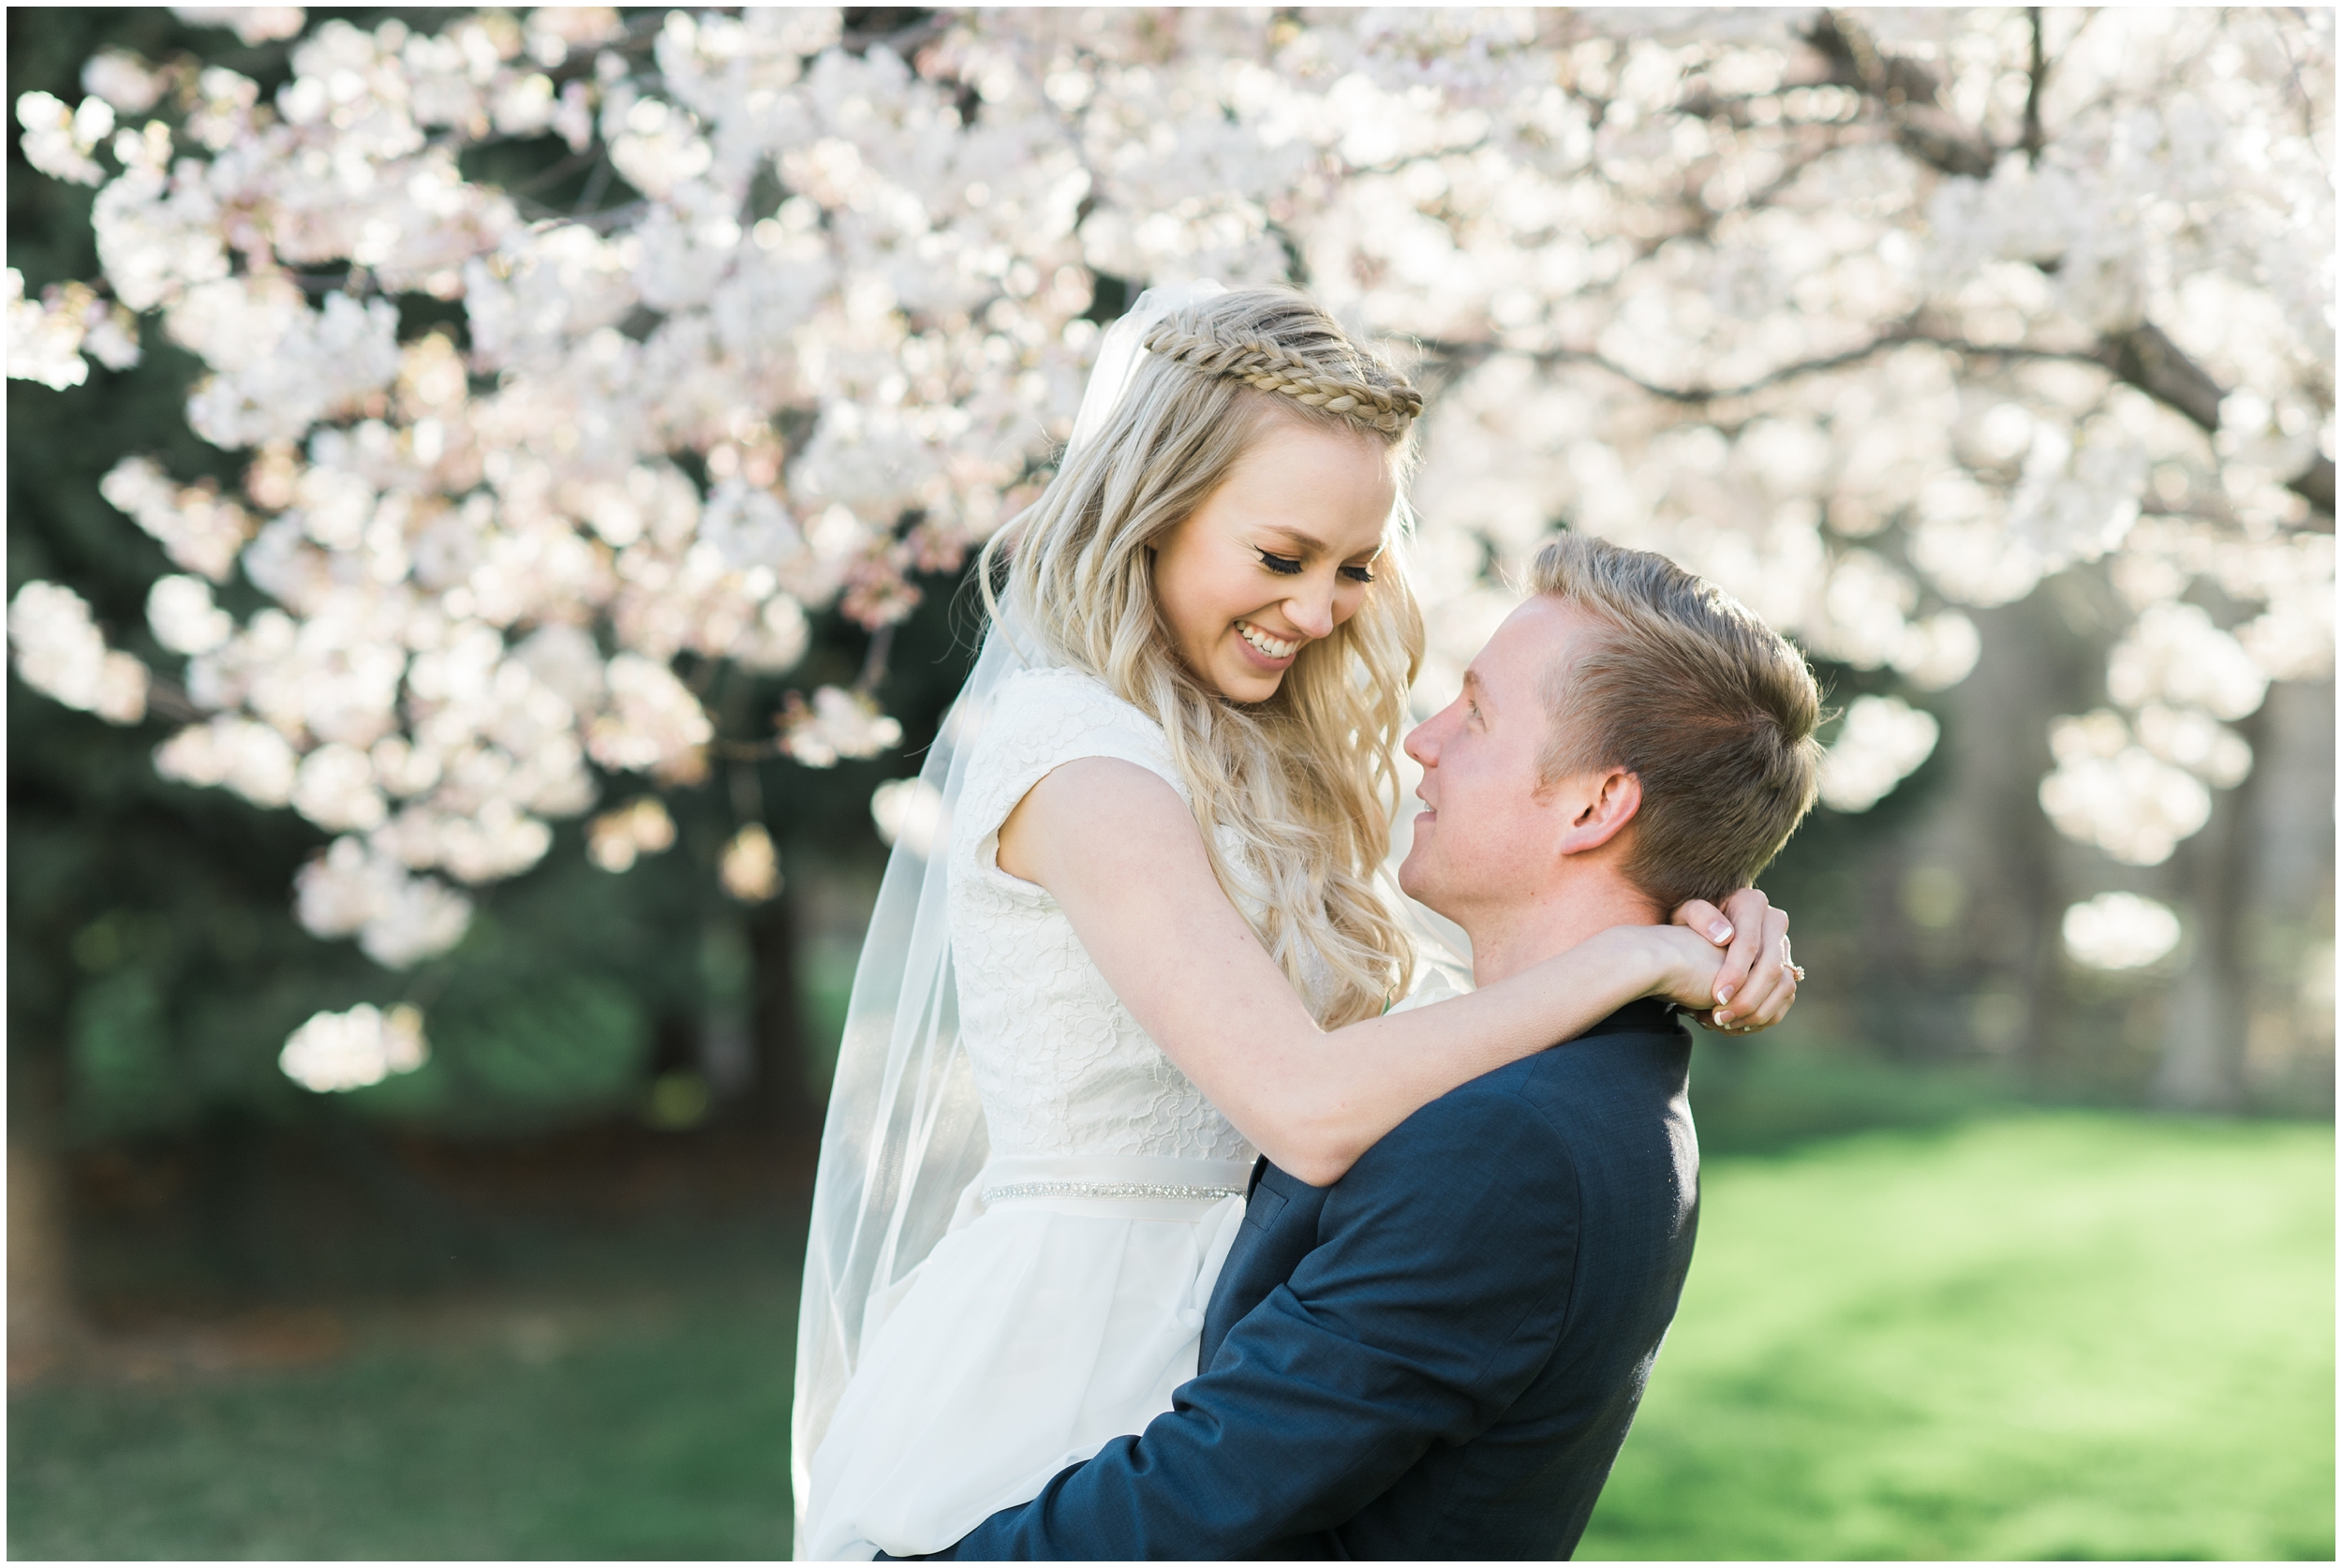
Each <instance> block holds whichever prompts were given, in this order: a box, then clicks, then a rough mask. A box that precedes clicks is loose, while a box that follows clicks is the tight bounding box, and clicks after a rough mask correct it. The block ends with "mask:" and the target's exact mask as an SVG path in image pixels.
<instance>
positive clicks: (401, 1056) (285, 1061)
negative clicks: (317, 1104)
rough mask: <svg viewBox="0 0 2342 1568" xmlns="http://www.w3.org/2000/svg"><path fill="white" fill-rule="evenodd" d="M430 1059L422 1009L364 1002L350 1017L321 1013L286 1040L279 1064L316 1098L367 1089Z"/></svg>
mask: <svg viewBox="0 0 2342 1568" xmlns="http://www.w3.org/2000/svg"><path fill="white" fill-rule="evenodd" d="M430 1059H431V1046H430V1043H429V1042H427V1041H426V1040H424V1039H423V1035H422V1012H421V1010H419V1009H417V1008H414V1007H411V1006H409V1005H408V1004H407V1003H404V1002H401V1003H400V1004H399V1005H397V1006H396V1007H393V1008H392V1009H391V1010H390V1011H389V1012H387V1013H385V1012H383V1011H382V1010H381V1009H380V1008H378V1007H376V1006H375V1005H374V1004H373V1003H372V1002H360V1003H359V1004H358V1005H357V1006H356V1007H353V1008H351V1009H350V1010H349V1011H348V1012H347V1013H313V1014H311V1016H310V1018H309V1021H308V1022H307V1023H305V1024H303V1025H302V1026H301V1027H300V1028H297V1029H295V1030H293V1031H292V1034H291V1035H290V1036H289V1037H288V1038H287V1040H286V1041H285V1048H284V1050H282V1051H281V1052H279V1053H278V1054H277V1066H278V1067H279V1068H280V1069H281V1070H282V1071H283V1072H284V1074H285V1076H286V1077H288V1078H290V1079H291V1080H292V1081H293V1082H294V1083H296V1084H299V1085H300V1086H301V1087H303V1088H305V1089H308V1090H309V1091H310V1092H312V1093H314V1094H336V1093H343V1092H346V1091H348V1090H349V1089H358V1088H368V1087H372V1086H374V1085H376V1084H378V1083H380V1082H381V1081H382V1080H383V1079H385V1078H388V1077H390V1076H392V1075H393V1074H394V1073H399V1072H413V1071H414V1070H415V1069H417V1068H419V1067H421V1066H422V1064H423V1063H424V1062H426V1061H428V1060H430Z"/></svg>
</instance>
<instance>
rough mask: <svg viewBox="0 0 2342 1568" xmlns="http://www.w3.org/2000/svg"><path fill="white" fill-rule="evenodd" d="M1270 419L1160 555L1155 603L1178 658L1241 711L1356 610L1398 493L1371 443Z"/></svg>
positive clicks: (1381, 450) (1161, 545) (1382, 454)
mask: <svg viewBox="0 0 2342 1568" xmlns="http://www.w3.org/2000/svg"><path fill="white" fill-rule="evenodd" d="M1267 418H1268V422H1267V425H1266V427H1265V428H1264V429H1263V430H1262V431H1261V432H1260V434H1259V436H1257V437H1255V438H1254V440H1253V444H1252V445H1251V447H1250V448H1248V449H1247V450H1246V451H1245V453H1244V455H1243V456H1242V457H1240V458H1238V460H1237V461H1236V463H1235V465H1234V466H1231V467H1230V468H1229V470H1228V477H1227V478H1226V479H1225V480H1224V481H1222V482H1221V485H1220V487H1219V488H1218V489H1217V490H1214V491H1213V492H1212V493H1211V494H1210V495H1209V496H1206V497H1205V499H1204V504H1203V505H1201V506H1199V507H1197V508H1196V509H1195V510H1193V512H1190V513H1189V514H1188V516H1187V519H1186V520H1185V521H1184V522H1182V523H1180V524H1179V525H1178V526H1177V527H1175V528H1173V529H1172V530H1171V531H1170V532H1169V533H1167V534H1165V535H1164V536H1163V538H1162V539H1161V540H1159V541H1158V542H1157V543H1156V545H1155V547H1154V553H1155V563H1154V586H1155V598H1156V600H1157V602H1159V603H1160V604H1161V605H1162V606H1163V612H1164V619H1165V621H1167V622H1168V623H1169V625H1170V628H1171V634H1172V640H1173V642H1174V643H1176V644H1177V647H1178V655H1179V659H1180V661H1181V662H1182V663H1184V664H1185V665H1186V666H1187V668H1188V670H1189V671H1190V672H1191V673H1193V674H1194V675H1195V676H1196V678H1197V679H1199V680H1201V681H1203V682H1204V683H1205V684H1207V685H1208V686H1210V687H1211V688H1213V689H1215V690H1217V691H1218V692H1219V693H1220V694H1221V695H1222V696H1223V697H1226V698H1229V699H1231V700H1232V701H1235V702H1238V703H1264V702H1267V700H1268V699H1269V698H1270V697H1273V696H1275V695H1276V692H1277V687H1278V684H1279V683H1280V682H1282V680H1283V679H1284V673H1285V672H1286V671H1287V670H1289V669H1291V668H1292V667H1293V661H1294V659H1295V658H1297V657H1298V656H1299V654H1300V651H1301V649H1302V648H1303V647H1304V646H1305V645H1307V644H1308V643H1312V642H1315V641H1316V640H1317V639H1319V638H1321V637H1330V636H1332V635H1333V630H1334V628H1336V627H1338V626H1340V625H1341V623H1342V622H1344V621H1346V620H1348V619H1349V618H1350V617H1351V616H1352V615H1354V614H1356V613H1357V609H1358V606H1359V605H1360V604H1362V603H1364V602H1365V599H1366V595H1367V591H1368V584H1371V583H1372V582H1373V580H1374V561H1375V557H1376V556H1377V555H1380V554H1381V552H1382V548H1383V528H1384V525H1385V524H1386V523H1387V522H1388V520H1389V518H1390V513H1391V508H1392V506H1393V505H1394V504H1395V503H1396V501H1397V500H1398V494H1399V492H1398V481H1397V480H1396V479H1395V478H1394V477H1393V475H1392V473H1391V460H1390V452H1389V449H1387V448H1386V447H1385V446H1384V445H1383V444H1382V443H1381V442H1379V441H1377V440H1375V439H1374V438H1373V437H1372V436H1368V435H1365V434H1364V433H1353V432H1350V431H1346V430H1339V429H1334V428H1331V427H1328V426H1325V425H1320V424H1318V423H1316V422H1313V421H1312V422H1303V421H1300V420H1297V419H1293V418H1291V417H1289V416H1288V417H1279V416H1276V415H1270V416H1268V417H1267Z"/></svg>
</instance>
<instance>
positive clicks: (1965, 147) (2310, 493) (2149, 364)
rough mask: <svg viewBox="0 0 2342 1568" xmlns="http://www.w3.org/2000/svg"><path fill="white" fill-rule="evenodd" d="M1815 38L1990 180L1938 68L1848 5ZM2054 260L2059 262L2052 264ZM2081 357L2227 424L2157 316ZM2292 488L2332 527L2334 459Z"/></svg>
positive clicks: (1903, 115)
mask: <svg viewBox="0 0 2342 1568" xmlns="http://www.w3.org/2000/svg"><path fill="white" fill-rule="evenodd" d="M2032 17H2033V49H2032V53H2033V85H2032V90H2031V92H2030V93H2029V94H2028V95H2027V96H2026V99H2025V141H2024V146H2025V151H2026V154H2027V155H2028V156H2029V157H2031V158H2033V159H2035V160H2036V161H2038V158H2039V155H2040V150H2041V147H2042V145H2044V143H2043V142H2042V140H2041V138H2042V129H2041V122H2040V100H2041V94H2042V85H2043V83H2044V82H2045V81H2047V80H2048V75H2049V68H2050V67H2049V62H2048V59H2047V57H2046V52H2045V45H2044V42H2043V38H2042V25H2043V24H2042V20H2041V13H2040V11H2039V9H2038V7H2037V8H2035V9H2034V11H2033V13H2032ZM1806 41H1807V42H1809V43H1811V44H1812V45H1813V46H1814V48H1815V50H1816V52H1819V53H1820V55H1821V56H1822V58H1823V59H1824V60H1825V61H1826V62H1828V63H1829V66H1830V69H1831V81H1835V82H1837V83H1838V84H1839V85H1841V86H1847V87H1853V88H1855V89H1857V90H1858V91H1860V92H1861V93H1863V94H1865V95H1866V96H1870V97H1872V98H1874V99H1875V100H1876V101H1877V102H1878V103H1879V104H1880V106H1881V107H1882V109H1883V110H1884V111H1885V112H1886V114H1887V117H1888V118H1889V120H1890V122H1892V123H1893V124H1894V125H1895V126H1896V132H1897V136H1898V138H1899V140H1900V141H1902V143H1903V145H1904V147H1905V150H1907V151H1908V152H1909V153H1910V154H1911V155H1912V156H1914V157H1916V158H1918V159H1919V160H1920V162H1922V163H1924V164H1926V165H1927V166H1928V167H1929V168H1931V169H1934V170H1936V171H1937V172H1939V173H1943V174H1951V175H1958V176H1962V177H1964V178H1968V179H1981V178H1983V177H1984V176H1985V175H1987V174H1990V173H1991V172H1992V170H1993V164H1994V156H1995V155H1994V150H1993V147H1992V143H1991V142H1990V141H1989V140H1987V139H1986V138H1985V137H1984V135H1983V133H1982V132H1981V131H1979V130H1975V129H1973V128H1971V127H1969V126H1963V125H1961V124H1960V123H1959V122H1957V121H1956V120H1954V119H1953V118H1952V117H1951V116H1950V115H1949V114H1947V113H1945V112H1944V111H1943V110H1942V109H1940V108H1939V107H1938V106H1937V83H1936V80H1935V76H1934V72H1933V71H1931V70H1929V69H1928V68H1927V67H1925V66H1923V65H1920V63H1919V62H1917V61H1914V60H1904V59H1898V58H1893V57H1890V56H1887V55H1882V54H1881V53H1880V52H1879V51H1878V48H1877V46H1876V45H1875V43H1874V42H1873V41H1872V40H1871V38H1870V36H1869V35H1868V34H1867V33H1865V32H1864V31H1863V30H1862V28H1861V25H1860V23H1859V22H1856V21H1854V20H1853V19H1852V18H1851V17H1849V16H1847V15H1846V14H1845V13H1843V12H1839V11H1824V12H1822V13H1821V15H1820V16H1819V17H1818V18H1816V21H1815V22H1814V25H1813V27H1812V29H1811V30H1810V31H1809V32H1808V33H1807V34H1806ZM2054 266H2055V262H2054V261H2052V262H2051V263H2049V264H2048V267H2046V268H2045V269H2044V270H2053V268H2054ZM1887 346H1888V345H1887V344H1885V343H1883V342H1882V344H1881V345H1880V347H1887ZM1946 347H1953V346H1952V345H1949V344H1948V345H1946ZM2037 357H2038V356H2037ZM2063 357H2074V356H2063ZM2080 357H2082V358H2085V359H2090V360H2094V361H2096V362H2097V363H2100V364H2102V365H2104V366H2105V367H2106V368H2107V369H2108V370H2109V371H2111V372H2112V373H2113V375H2114V377H2115V379H2117V380H2119V381H2121V382H2123V383H2124V384H2125V385H2127V386H2131V387H2135V388H2137V389H2138V390H2139V391H2141V392H2145V393H2146V394H2147V395H2148V396H2149V397H2152V398H2154V399H2156V400H2157V402H2159V403H2161V404H2163V405H2165V406H2166V407H2172V408H2176V409H2177V410H2179V412H2180V413H2182V414H2184V415H2186V417H2187V418H2188V419H2189V420H2191V421H2193V422H2195V423H2196V425H2197V426H2198V427H2200V428H2201V429H2202V430H2203V431H2205V432H2206V433H2207V434H2210V433H2216V432H2217V431H2218V430H2219V428H2220V401H2221V399H2222V398H2223V397H2224V396H2226V395H2227V394H2226V393H2225V392H2223V391H2222V390H2221V387H2220V384H2219V383H2218V382H2217V381H2216V380H2214V379H2213V378H2212V376H2211V374H2210V373H2209V372H2207V371H2206V370H2205V369H2204V368H2203V367H2202V366H2201V365H2200V364H2198V363H2196V362H2195V361H2194V360H2192V359H2190V358H2189V357H2188V356H2187V354H2186V351H2185V350H2184V349H2182V348H2180V347H2179V345H2178V344H2176V343H2173V342H2172V339H2171V336H2170V334H2169V333H2165V332H2164V331H2163V329H2162V328H2160V327H2158V326H2157V325H2156V324H2155V323H2154V322H2152V321H2142V322H2141V323H2140V324H2139V325H2138V326H2136V327H2133V328H2131V329H2129V330H2128V331H2127V332H2123V333H2113V334H2112V335H2110V336H2108V337H2105V338H2103V339H2101V340H2100V341H2099V344H2098V347H2097V350H2096V352H2094V353H2091V354H2087V355H2083V356H2080ZM2285 487H2286V488H2287V489H2288V490H2290V491H2291V492H2293V494H2295V495H2296V496H2301V497H2302V498H2303V499H2304V500H2305V501H2307V502H2308V503H2309V505H2310V508H2311V518H2310V521H2309V524H2308V526H2309V527H2311V528H2315V529H2317V530H2319V531H2320V532H2323V533H2331V532H2333V530H2334V461H2333V459H2331V458H2328V457H2325V456H2322V455H2320V456H2319V457H2317V458H2315V459H2313V460H2312V461H2311V463H2310V464H2309V466H2307V467H2305V468H2304V469H2303V470H2302V471H2301V472H2300V473H2298V474H2296V475H2294V476H2293V477H2292V478H2291V479H2290V480H2288V481H2285Z"/></svg>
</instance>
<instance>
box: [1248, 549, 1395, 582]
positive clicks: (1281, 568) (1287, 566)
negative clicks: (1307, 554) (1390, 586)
mask: <svg viewBox="0 0 2342 1568" xmlns="http://www.w3.org/2000/svg"><path fill="white" fill-rule="evenodd" d="M1260 564H1261V565H1263V566H1265V567H1267V569H1268V570H1271V571H1273V572H1275V573H1276V574H1277V575H1278V576H1280V577H1298V576H1300V575H1301V563H1300V561H1299V559H1298V558H1297V557H1295V556H1292V555H1270V554H1269V553H1268V552H1267V551H1266V550H1264V551H1262V552H1261V553H1260ZM1341 574H1342V575H1343V576H1344V577H1347V578H1348V579H1350V581H1351V582H1353V583H1371V582H1373V581H1374V574H1373V573H1372V572H1371V571H1370V570H1367V569H1366V568H1364V567H1360V566H1346V567H1343V568H1342V569H1341Z"/></svg>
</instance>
